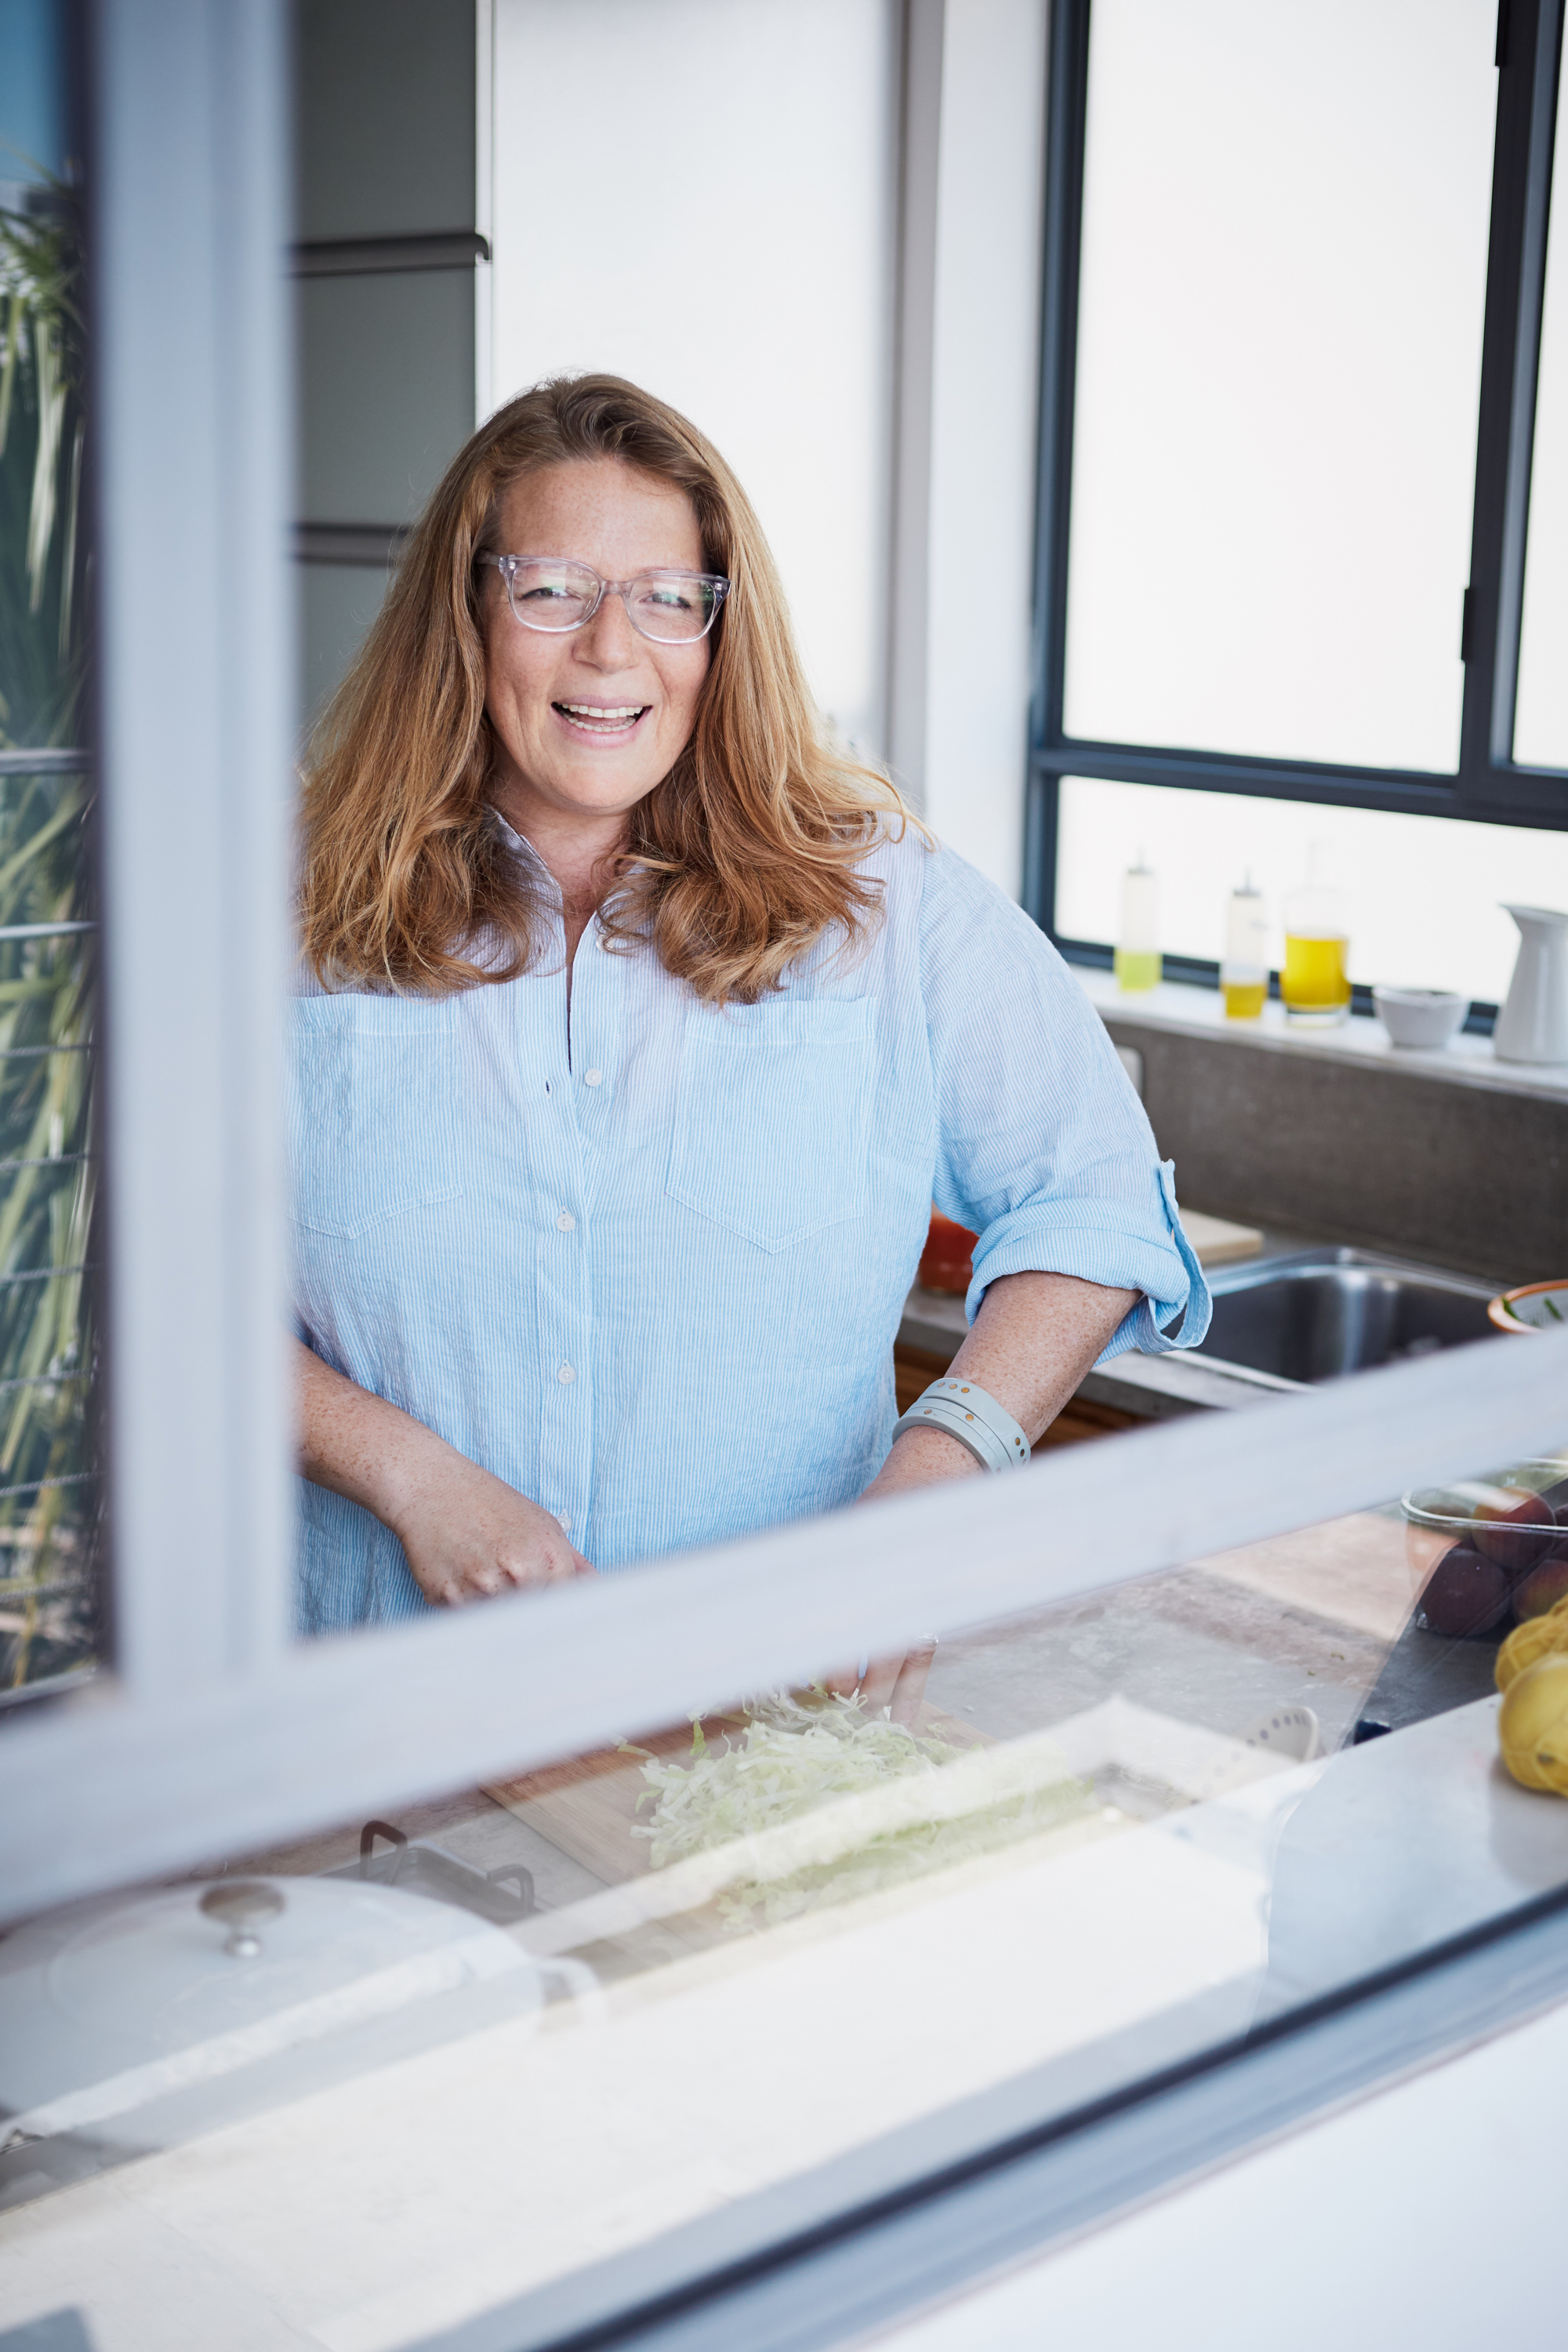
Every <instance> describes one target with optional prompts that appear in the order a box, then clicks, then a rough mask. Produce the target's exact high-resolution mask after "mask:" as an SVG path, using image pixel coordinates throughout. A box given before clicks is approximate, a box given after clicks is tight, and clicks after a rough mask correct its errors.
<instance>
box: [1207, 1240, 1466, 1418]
mask: <svg viewBox="0 0 1568 2352" xmlns="http://www.w3.org/2000/svg"><path fill="white" fill-rule="evenodd" d="M1340 1274H1364V1275H1371V1276H1377V1275H1383V1276H1389V1277H1392V1278H1393V1279H1394V1280H1395V1281H1398V1282H1402V1283H1405V1284H1407V1285H1408V1286H1410V1287H1411V1288H1413V1289H1414V1288H1421V1289H1426V1290H1438V1291H1442V1292H1445V1293H1447V1295H1448V1296H1449V1297H1458V1298H1468V1299H1473V1300H1475V1301H1477V1302H1478V1303H1479V1302H1480V1301H1482V1300H1489V1299H1492V1298H1495V1297H1497V1286H1496V1285H1495V1284H1494V1283H1490V1282H1487V1281H1483V1280H1482V1279H1480V1278H1479V1276H1475V1275H1468V1274H1456V1273H1454V1272H1453V1271H1451V1270H1450V1269H1449V1268H1448V1267H1447V1266H1436V1265H1422V1264H1421V1263H1420V1261H1419V1260H1418V1259H1415V1258H1402V1257H1396V1256H1395V1255H1394V1253H1393V1252H1392V1251H1388V1250H1373V1249H1364V1248H1361V1247H1359V1246H1358V1245H1356V1244H1353V1243H1348V1242H1344V1243H1335V1242H1322V1243H1317V1244H1305V1245H1303V1246H1301V1247H1299V1248H1295V1249H1289V1250H1282V1251H1280V1253H1279V1255H1278V1256H1270V1257H1257V1258H1247V1259H1245V1260H1244V1261H1243V1262H1242V1263H1241V1264H1240V1265H1227V1266H1223V1267H1216V1268H1215V1272H1214V1273H1213V1274H1212V1275H1211V1276H1209V1277H1208V1286H1209V1291H1210V1293H1211V1295H1212V1296H1213V1297H1215V1298H1216V1299H1217V1298H1226V1297H1234V1296H1235V1295H1237V1293H1238V1292H1245V1291H1248V1290H1258V1289H1261V1288H1262V1287H1263V1286H1265V1285H1266V1284H1268V1283H1270V1282H1280V1283H1288V1282H1289V1281H1291V1280H1296V1281H1302V1280H1305V1281H1313V1280H1331V1278H1332V1277H1333V1276H1336V1275H1340ZM1504 1336H1505V1335H1504V1334H1503V1333H1502V1332H1500V1331H1495V1330H1492V1331H1478V1332H1477V1333H1476V1335H1475V1337H1474V1338H1473V1339H1460V1340H1455V1341H1454V1342H1452V1343H1451V1344H1452V1345H1453V1346H1455V1347H1476V1346H1479V1344H1480V1343H1481V1342H1482V1341H1483V1340H1488V1339H1501V1338H1503V1337H1504ZM1444 1352H1445V1353H1447V1349H1445V1350H1444ZM1188 1361H1189V1362H1191V1363H1193V1364H1194V1365H1202V1366H1205V1367H1208V1368H1212V1369H1213V1370H1215V1371H1217V1372H1224V1373H1226V1374H1228V1375H1230V1376H1231V1377H1233V1378H1235V1379H1237V1380H1241V1381H1249V1382H1251V1383H1252V1384H1253V1386H1254V1387H1258V1388H1268V1389H1272V1390H1276V1391H1282V1392H1284V1393H1286V1394H1289V1395H1291V1396H1310V1394H1311V1392H1312V1391H1313V1390H1314V1389H1316V1388H1321V1387H1323V1386H1325V1385H1327V1383H1328V1382H1329V1381H1336V1380H1354V1379H1357V1378H1359V1377H1361V1376H1362V1375H1363V1374H1364V1373H1366V1372H1369V1371H1375V1370H1379V1369H1381V1368H1380V1367H1379V1366H1377V1365H1375V1364H1357V1365H1352V1366H1351V1367H1350V1368H1348V1369H1347V1370H1345V1371H1342V1372H1331V1373H1329V1374H1326V1375H1325V1376H1324V1377H1323V1378H1322V1379H1321V1380H1316V1381H1298V1380H1292V1379H1291V1378H1289V1376H1288V1375H1287V1374H1285V1373H1283V1372H1266V1371H1263V1370H1260V1369H1259V1368H1258V1366H1256V1365H1252V1364H1244V1363H1242V1362H1240V1361H1239V1360H1237V1358H1235V1357H1233V1356H1222V1355H1220V1354H1219V1353H1218V1352H1217V1350H1216V1351H1215V1352H1214V1353H1212V1354H1211V1352H1210V1350H1209V1346H1208V1342H1207V1339H1204V1340H1201V1341H1200V1342H1199V1344H1198V1346H1197V1347H1195V1348H1194V1349H1190V1350H1189V1351H1188Z"/></svg>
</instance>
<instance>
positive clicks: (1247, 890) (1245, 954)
mask: <svg viewBox="0 0 1568 2352" xmlns="http://www.w3.org/2000/svg"><path fill="white" fill-rule="evenodd" d="M1219 984H1220V992H1221V993H1222V995H1223V996H1224V998H1225V1013H1226V1020H1227V1021H1256V1020H1257V1018H1258V1014H1259V1013H1261V1012H1262V1010H1263V1007H1264V1005H1265V1004H1266V1003H1268V917H1267V915H1266V914H1265V911H1264V906H1263V893H1262V891H1261V890H1255V889H1254V888H1253V887H1252V877H1251V875H1250V874H1249V875H1248V876H1247V879H1246V881H1245V882H1244V883H1243V884H1242V887H1241V888H1240V889H1239V890H1233V891H1232V892H1231V894H1230V911H1229V915H1228V918H1227V919H1226V936H1225V961H1224V962H1223V963H1222V964H1221V965H1220V968H1219Z"/></svg>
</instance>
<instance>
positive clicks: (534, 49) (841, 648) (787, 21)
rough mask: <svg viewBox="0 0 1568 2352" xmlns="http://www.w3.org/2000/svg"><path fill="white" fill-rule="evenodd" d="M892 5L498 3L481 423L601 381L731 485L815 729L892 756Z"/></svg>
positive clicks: (895, 45) (821, 1)
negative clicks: (623, 390) (717, 458)
mask: <svg viewBox="0 0 1568 2352" xmlns="http://www.w3.org/2000/svg"><path fill="white" fill-rule="evenodd" d="M901 14H902V11H901V9H900V7H899V5H897V0H744V5H736V0H660V4H659V5H658V6H650V5H648V0H574V5H571V6H567V7H563V6H562V5H559V0H495V52H494V76H493V140H494V174H495V177H494V202H493V221H494V237H495V263H494V270H493V285H492V289H491V301H492V319H491V335H492V339H493V366H492V376H491V384H492V390H493V394H494V397H495V399H496V401H497V402H498V403H499V402H500V401H501V400H504V399H506V398H509V397H510V395H511V394H514V393H516V392H518V391H520V390H521V389H522V388H523V387H524V386H525V385H527V384H529V383H533V382H535V381H537V379H538V378H540V377H541V376H543V375H547V374H550V373H554V372H556V371H559V370H565V369H597V368H604V369H611V370H614V371H615V372H616V373H620V374H623V375H627V376H630V377H632V378H633V379H635V380H636V381H637V382H638V383H643V384H646V385H647V388H648V389H649V390H650V391H652V392H656V393H658V394H660V395H661V396H662V397H663V398H665V399H667V400H669V401H671V402H673V403H674V404H675V405H676V407H678V408H679V409H682V410H684V411H685V412H686V414H687V415H689V416H690V417H691V418H692V420H693V421H694V422H695V423H696V424H697V425H700V427H701V428H702V429H703V431H705V432H706V433H708V434H709V435H710V436H711V438H712V439H713V440H714V441H715V442H716V443H717V444H718V446H719V447H720V448H721V450H722V451H723V453H724V455H725V456H726V457H728V459H729V460H730V462H731V465H732V466H733V467H735V469H736V471H737V473H738V474H739V475H740V478H741V479H742V482H743V483H744V484H745V486H746V488H747V491H748V494H749V495H750V497H751V498H752V501H753V503H754V505H755V506H756V508H757V510H758V513H759V514H760V516H761V518H762V522H763V529H764V530H765V531H766V532H767V534H768V538H769V540H770V541H771V543H772V545H773V552H774V555H775V556H776V558H777V560H778V562H779V566H780V569H781V571H782V572H783V574H784V585H785V588H786V590H787V592H788V593H789V596H790V601H791V604H792V607H793V610H794V613H795V625H796V628H797V630H798V632H799V635H800V639H801V645H802V650H803V652H804V655H805V662H806V667H807V671H808V673H809V676H810V678H811V682H812V686H813V688H814V691H815V692H816V697H817V699H818V701H819V702H820V703H821V704H822V706H823V708H824V709H826V710H827V711H828V712H829V713H831V715H832V717H833V718H834V719H835V721H836V722H837V726H838V727H839V729H840V730H842V731H843V733H844V734H846V735H847V737H849V738H850V740H853V741H855V742H857V743H858V744H859V745H861V746H862V747H863V748H864V749H865V750H866V751H868V753H870V755H871V756H873V757H878V758H879V757H881V756H882V754H883V752H884V751H885V747H886V709H885V702H886V677H887V664H888V647H887V595H888V546H889V530H890V523H889V510H890V496H891V443H892V434H891V416H892V338H893V310H894V299H893V288H894V278H895V257H896V237H897V161H898V156H897V150H898V138H897V130H898V75H899V29H900V18H901Z"/></svg>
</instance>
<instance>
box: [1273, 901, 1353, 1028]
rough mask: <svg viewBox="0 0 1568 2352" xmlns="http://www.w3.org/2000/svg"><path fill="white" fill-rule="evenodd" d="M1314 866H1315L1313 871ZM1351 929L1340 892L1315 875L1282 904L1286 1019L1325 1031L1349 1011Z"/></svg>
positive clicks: (1281, 977)
mask: <svg viewBox="0 0 1568 2352" xmlns="http://www.w3.org/2000/svg"><path fill="white" fill-rule="evenodd" d="M1315 865H1316V860H1315V859H1314V860H1313V866H1314V868H1315ZM1349 961H1350V924H1349V919H1348V917H1347V914H1346V910H1345V902H1344V899H1343V898H1342V895H1341V893H1340V892H1339V891H1338V890H1335V889H1333V888H1332V887H1330V886H1329V885H1328V884H1326V883H1322V882H1320V881H1319V880H1318V878H1317V875H1316V872H1315V870H1314V871H1313V872H1312V873H1311V877H1310V879H1309V880H1308V881H1306V882H1304V883H1303V884H1302V885H1301V886H1300V888H1299V889H1295V890H1292V891H1291V893H1290V895H1289V898H1287V899H1286V901H1285V967H1284V970H1283V971H1281V973H1280V975H1279V993H1280V995H1281V996H1282V997H1283V998H1284V1000H1285V1014H1286V1018H1287V1019H1288V1020H1289V1021H1292V1022H1295V1023H1296V1024H1298V1025H1299V1026H1300V1027H1304V1028H1329V1027H1331V1025H1332V1024H1335V1023H1336V1022H1340V1021H1342V1020H1343V1019H1344V1017H1345V1014H1346V1013H1348V1012H1349V1011H1350V1002H1351V982H1350V971H1349Z"/></svg>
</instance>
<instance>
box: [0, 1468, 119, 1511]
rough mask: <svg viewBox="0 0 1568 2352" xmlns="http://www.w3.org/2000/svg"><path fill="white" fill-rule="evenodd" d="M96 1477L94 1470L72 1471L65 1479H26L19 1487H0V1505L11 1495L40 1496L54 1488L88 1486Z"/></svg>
mask: <svg viewBox="0 0 1568 2352" xmlns="http://www.w3.org/2000/svg"><path fill="white" fill-rule="evenodd" d="M97 1476H98V1473H97V1471H96V1470H73V1471H72V1472H71V1473H70V1475H69V1476H68V1477H66V1478H28V1479H26V1480H25V1481H24V1482H23V1484H22V1485H21V1486H0V1503H3V1502H5V1499H6V1497H7V1496H11V1495H42V1494H45V1493H47V1491H48V1490H49V1489H50V1488H52V1487H55V1486H90V1485H91V1484H92V1482H93V1480H94V1479H95V1478H96V1477H97Z"/></svg>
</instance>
